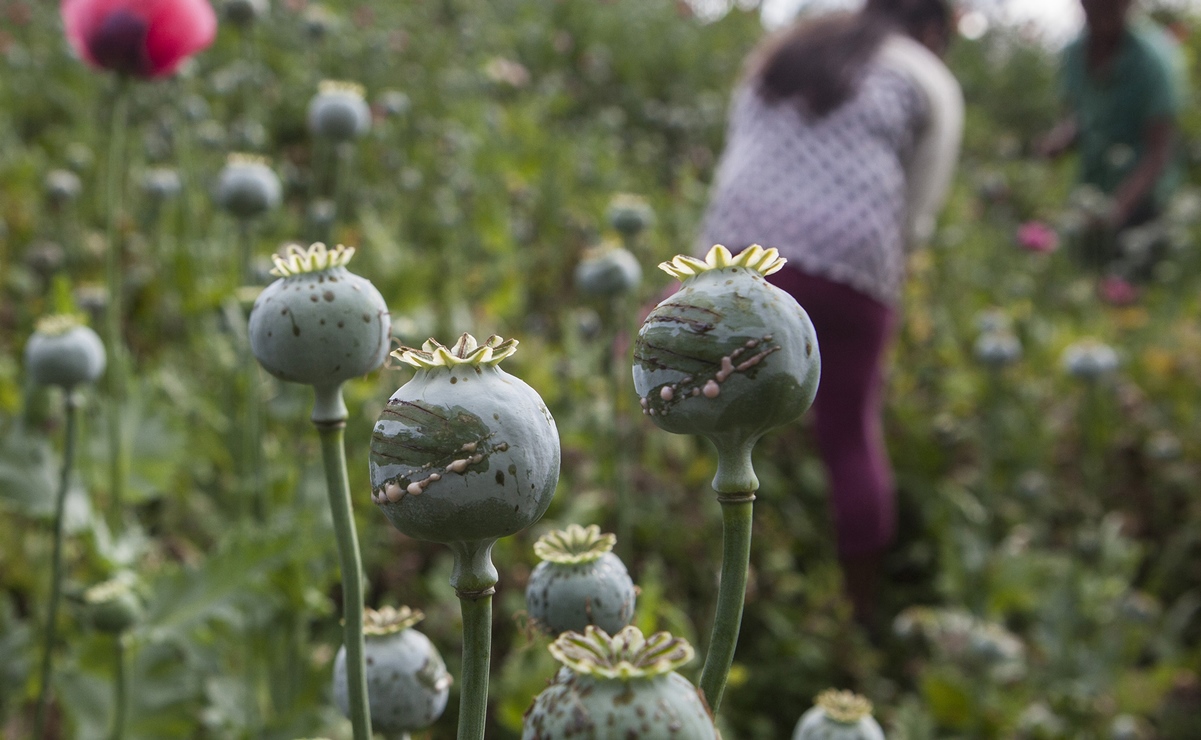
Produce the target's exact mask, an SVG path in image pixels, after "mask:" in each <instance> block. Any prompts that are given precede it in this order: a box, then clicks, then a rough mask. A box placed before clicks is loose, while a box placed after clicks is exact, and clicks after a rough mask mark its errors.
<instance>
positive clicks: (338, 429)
mask: <svg viewBox="0 0 1201 740" xmlns="http://www.w3.org/2000/svg"><path fill="white" fill-rule="evenodd" d="M315 390H316V391H317V393H318V399H317V404H316V406H317V407H318V408H319V409H323V410H325V411H326V412H328V411H329V410H331V409H336V408H338V407H341V409H342V414H341V415H340V418H334V415H332V414H330V413H322V414H318V413H317V409H315V410H314V419H313V423H314V425H315V426H316V427H317V432H318V434H319V435H320V437H321V456H322V459H323V461H324V463H325V482H326V486H327V488H328V492H329V508H330V513H331V514H332V516H333V520H334V534H335V536H336V537H337V539H338V560H339V564H340V566H341V571H342V619H343V625H344V630H345V632H344V636H343V641H344V644H345V645H346V683H347V686H348V688H349V694H350V723H351V726H352V727H353V728H354V740H371V713H370V711H369V708H368V704H367V672H366V669H365V667H364V663H363V661H364V655H363V561H362V557H361V555H360V554H359V536H358V533H357V532H356V531H355V525H354V510H353V508H352V506H351V503H350V480H349V478H348V477H347V473H346V445H345V436H346V414H345V405H344V404H343V403H342V387H341V385H339V386H337V387H336V388H327V389H315ZM334 395H336V396H337V398H331V397H330V396H334Z"/></svg>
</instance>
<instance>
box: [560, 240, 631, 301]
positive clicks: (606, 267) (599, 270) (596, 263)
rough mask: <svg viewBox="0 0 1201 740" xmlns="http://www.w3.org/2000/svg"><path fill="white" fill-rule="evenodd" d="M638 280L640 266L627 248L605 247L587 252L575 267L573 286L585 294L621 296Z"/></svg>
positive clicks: (605, 296)
mask: <svg viewBox="0 0 1201 740" xmlns="http://www.w3.org/2000/svg"><path fill="white" fill-rule="evenodd" d="M641 281H642V266H641V265H639V264H638V258H637V257H635V256H634V255H633V254H632V253H631V252H630V251H629V250H628V249H624V248H622V247H619V246H617V245H606V246H601V247H598V248H596V249H590V250H588V251H587V252H585V254H584V258H583V259H581V260H580V263H579V264H578V265H576V268H575V285H576V287H577V288H578V289H579V290H580V292H581V293H584V294H585V295H591V296H598V297H602V298H607V297H610V296H617V295H624V294H626V293H629V292H630V291H632V290H634V289H635V288H637V287H638V283H640V282H641Z"/></svg>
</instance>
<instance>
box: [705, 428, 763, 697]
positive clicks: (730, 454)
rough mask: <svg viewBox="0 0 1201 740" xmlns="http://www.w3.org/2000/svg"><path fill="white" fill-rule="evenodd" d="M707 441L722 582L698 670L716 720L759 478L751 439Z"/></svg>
mask: <svg viewBox="0 0 1201 740" xmlns="http://www.w3.org/2000/svg"><path fill="white" fill-rule="evenodd" d="M710 441H711V442H713V445H714V447H716V448H717V474H716V475H715V476H714V477H713V490H714V491H716V492H717V501H718V503H720V504H721V523H722V553H721V582H720V583H719V585H718V588H717V612H716V614H715V615H714V617H713V631H712V633H711V634H710V637H709V651H708V654H707V655H706V656H705V666H704V668H702V669H701V682H700V689H701V693H702V694H703V695H704V697H705V701H707V702H708V703H709V708H710V709H711V710H712V711H713V714H714V715H715V716H716V714H717V709H718V707H719V706H721V697H722V693H724V692H725V689H726V678H727V677H728V676H729V675H730V666H732V665H733V664H734V650H735V648H736V647H737V646H738V633H739V632H740V631H741V630H742V609H743V604H744V603H745V601H746V582H747V572H748V571H749V570H750V563H751V514H752V513H753V511H754V502H755V492H756V491H757V490H759V479H758V478H757V477H755V469H754V467H753V466H752V464H751V452H752V450H754V447H755V439H746V438H744V437H741V436H732V437H727V436H719V437H712V438H710Z"/></svg>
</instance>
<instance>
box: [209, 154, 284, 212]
mask: <svg viewBox="0 0 1201 740" xmlns="http://www.w3.org/2000/svg"><path fill="white" fill-rule="evenodd" d="M282 200H283V187H282V186H281V185H280V182H279V176H278V175H276V174H275V172H274V171H273V170H272V169H271V168H270V167H269V166H268V165H267V160H266V159H264V158H262V157H256V156H254V155H249V154H231V155H229V160H228V161H227V162H226V164H225V167H224V168H222V170H221V174H220V175H218V177H217V189H216V201H217V205H219V206H220V207H221V208H224V209H225V210H226V211H229V212H230V214H232V215H233V216H234V217H235V218H240V219H250V218H255V217H256V216H261V215H262V214H264V213H266V212H267V211H270V210H272V209H273V208H276V207H278V206H279V204H280V202H281V201H282Z"/></svg>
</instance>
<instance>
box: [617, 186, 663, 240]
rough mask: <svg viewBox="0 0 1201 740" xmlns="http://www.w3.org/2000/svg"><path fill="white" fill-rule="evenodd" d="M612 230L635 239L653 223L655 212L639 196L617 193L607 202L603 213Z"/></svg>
mask: <svg viewBox="0 0 1201 740" xmlns="http://www.w3.org/2000/svg"><path fill="white" fill-rule="evenodd" d="M605 215H606V217H607V218H608V220H609V225H610V226H612V227H613V230H614V231H616V232H617V233H619V234H621V235H622V236H625V237H635V236H638V235H639V234H641V233H642V232H643V231H645V230H646V229H649V228H650V227H651V226H653V225H654V223H655V212H654V211H653V210H651V207H650V204H649V203H647V202H646V200H645V199H643V198H642V197H640V196H637V195H630V194H628V193H618V194H617V195H615V196H613V200H611V201H610V202H609V208H608V210H607V211H606V213H605Z"/></svg>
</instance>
